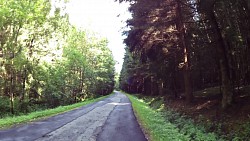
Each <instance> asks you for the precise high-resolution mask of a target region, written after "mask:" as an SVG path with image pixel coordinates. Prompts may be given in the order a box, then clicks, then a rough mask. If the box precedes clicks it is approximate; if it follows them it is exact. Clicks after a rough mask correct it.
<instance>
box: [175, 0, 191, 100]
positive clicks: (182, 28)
mask: <svg viewBox="0 0 250 141" xmlns="http://www.w3.org/2000/svg"><path fill="white" fill-rule="evenodd" d="M176 20H177V23H176V25H177V30H178V32H179V40H180V45H181V47H182V49H183V55H184V56H183V57H184V67H183V74H184V85H185V97H186V102H187V103H190V102H191V101H192V99H193V93H192V87H191V80H190V67H189V66H190V57H189V48H188V47H187V44H186V40H185V34H186V27H185V24H184V22H183V15H182V8H181V2H180V1H177V8H176Z"/></svg>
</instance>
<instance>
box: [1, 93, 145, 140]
mask: <svg viewBox="0 0 250 141" xmlns="http://www.w3.org/2000/svg"><path fill="white" fill-rule="evenodd" d="M0 140H1V141H147V139H146V138H145V136H144V134H143V132H142V130H141V128H140V126H139V124H138V122H137V120H136V117H135V115H134V112H133V109H132V107H131V103H130V101H129V99H128V98H127V96H126V95H124V94H122V93H120V92H117V91H116V92H115V94H114V95H112V96H110V97H108V98H105V99H103V100H102V101H99V102H96V103H93V104H90V105H86V106H83V107H80V108H78V109H75V110H72V111H69V112H66V113H63V114H60V115H57V116H53V117H50V118H48V119H45V120H41V121H36V122H32V123H29V124H26V125H19V126H18V127H13V128H11V129H7V130H0Z"/></svg>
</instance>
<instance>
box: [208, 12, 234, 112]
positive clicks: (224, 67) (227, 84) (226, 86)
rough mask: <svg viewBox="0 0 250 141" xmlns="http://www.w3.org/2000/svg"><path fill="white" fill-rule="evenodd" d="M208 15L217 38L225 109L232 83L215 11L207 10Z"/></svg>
mask: <svg viewBox="0 0 250 141" xmlns="http://www.w3.org/2000/svg"><path fill="white" fill-rule="evenodd" d="M209 16H210V19H211V23H212V24H213V26H214V28H215V29H214V34H215V36H217V39H218V41H217V42H218V47H217V54H218V57H219V65H220V72H221V82H222V108H223V109H226V108H227V107H228V106H230V105H231V104H232V99H233V89H232V84H231V83H232V82H231V80H230V74H229V65H228V59H227V52H226V45H225V43H224V40H223V36H222V34H221V30H220V28H219V25H218V22H217V20H216V17H215V13H214V12H213V11H212V10H211V11H210V12H209Z"/></svg>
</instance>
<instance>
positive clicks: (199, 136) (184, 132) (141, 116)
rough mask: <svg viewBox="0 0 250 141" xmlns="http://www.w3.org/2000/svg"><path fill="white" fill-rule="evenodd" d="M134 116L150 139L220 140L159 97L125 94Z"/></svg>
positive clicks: (176, 140) (157, 140)
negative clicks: (172, 109)
mask: <svg viewBox="0 0 250 141" xmlns="http://www.w3.org/2000/svg"><path fill="white" fill-rule="evenodd" d="M127 96H128V97H129V99H130V101H131V102H132V106H133V109H134V112H135V114H136V117H137V119H138V121H139V123H140V124H141V126H142V127H143V129H144V131H145V133H146V134H147V135H148V136H149V140H151V141H190V140H192V141H222V140H223V139H221V138H219V137H218V136H217V135H216V134H214V133H209V132H206V131H205V130H204V129H203V128H202V127H200V126H197V125H195V124H194V123H193V122H192V121H191V120H189V119H185V118H184V116H181V115H179V114H178V113H175V112H173V111H171V110H168V109H166V108H165V106H164V101H163V100H162V99H161V98H158V100H157V99H154V98H152V99H151V100H150V98H148V99H147V98H146V99H147V100H149V102H146V101H147V100H146V101H142V100H141V99H138V98H137V97H136V96H132V95H129V94H127Z"/></svg>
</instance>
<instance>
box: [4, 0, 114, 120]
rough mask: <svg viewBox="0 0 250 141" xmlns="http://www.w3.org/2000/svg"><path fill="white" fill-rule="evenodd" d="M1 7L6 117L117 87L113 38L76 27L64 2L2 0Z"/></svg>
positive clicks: (103, 92)
mask: <svg viewBox="0 0 250 141" xmlns="http://www.w3.org/2000/svg"><path fill="white" fill-rule="evenodd" d="M0 6H1V10H0V111H1V113H0V116H4V115H6V114H7V115H9V114H10V115H11V114H12V115H13V114H15V115H17V114H20V113H27V112H31V111H34V110H38V109H44V108H52V107H56V106H59V105H67V104H71V103H75V102H79V101H82V100H84V99H86V98H89V97H95V96H98V95H106V94H109V93H110V92H112V91H113V87H114V64H115V62H114V60H113V56H112V53H111V51H110V50H109V49H108V47H107V44H108V41H107V40H106V39H103V38H97V37H96V36H95V34H93V33H91V32H86V31H84V30H81V29H77V28H76V27H74V26H72V25H71V24H70V23H69V20H68V15H67V14H65V12H64V11H63V9H64V7H62V6H61V5H57V4H53V5H52V4H51V2H50V1H49V0H32V1H30V0H1V1H0Z"/></svg>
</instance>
